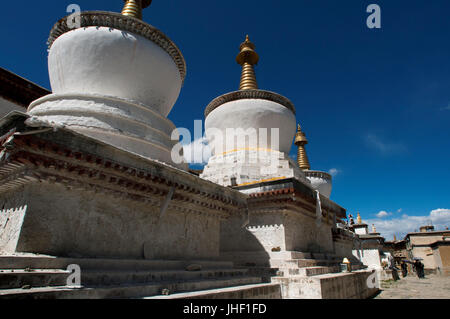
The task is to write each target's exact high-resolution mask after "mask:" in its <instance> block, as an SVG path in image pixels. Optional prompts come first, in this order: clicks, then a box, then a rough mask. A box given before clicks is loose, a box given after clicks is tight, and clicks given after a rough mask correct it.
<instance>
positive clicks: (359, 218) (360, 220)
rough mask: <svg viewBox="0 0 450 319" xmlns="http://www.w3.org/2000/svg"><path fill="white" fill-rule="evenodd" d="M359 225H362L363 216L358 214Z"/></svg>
mask: <svg viewBox="0 0 450 319" xmlns="http://www.w3.org/2000/svg"><path fill="white" fill-rule="evenodd" d="M358 224H360V225H361V224H362V219H361V214H360V213H359V212H358Z"/></svg>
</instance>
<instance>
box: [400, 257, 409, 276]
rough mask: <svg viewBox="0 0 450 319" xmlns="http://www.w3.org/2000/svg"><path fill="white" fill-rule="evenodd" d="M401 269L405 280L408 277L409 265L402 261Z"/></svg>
mask: <svg viewBox="0 0 450 319" xmlns="http://www.w3.org/2000/svg"><path fill="white" fill-rule="evenodd" d="M401 267H402V276H403V278H405V277H406V276H408V265H407V264H406V263H405V262H404V261H402V264H401Z"/></svg>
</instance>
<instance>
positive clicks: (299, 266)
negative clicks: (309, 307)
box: [224, 251, 374, 299]
mask: <svg viewBox="0 0 450 319" xmlns="http://www.w3.org/2000/svg"><path fill="white" fill-rule="evenodd" d="M224 258H230V260H233V261H234V262H235V263H236V264H237V265H240V266H242V267H244V266H245V267H250V269H251V270H250V272H251V273H254V274H258V275H259V276H262V277H263V278H265V279H268V280H269V281H270V282H271V283H272V284H278V285H280V287H281V290H282V296H283V298H285V299H309V298H312V299H333V298H368V297H369V296H371V295H372V294H373V293H374V291H372V290H371V289H369V288H368V287H367V285H366V281H367V277H368V276H369V275H370V274H371V272H370V271H366V270H364V269H365V268H366V267H365V266H364V265H363V264H361V263H360V262H359V261H358V260H357V259H356V258H354V257H352V256H351V257H350V258H349V259H350V261H351V263H352V273H343V272H341V263H342V261H343V258H342V257H338V256H335V255H333V254H324V253H305V252H296V251H282V252H270V253H264V254H262V253H255V252H249V253H246V252H239V253H232V255H231V254H230V255H227V254H224Z"/></svg>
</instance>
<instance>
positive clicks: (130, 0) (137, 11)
mask: <svg viewBox="0 0 450 319" xmlns="http://www.w3.org/2000/svg"><path fill="white" fill-rule="evenodd" d="M124 1H125V6H124V7H123V9H122V14H123V15H124V16H129V17H133V18H137V19H142V9H143V8H147V7H148V6H149V5H150V4H151V3H152V0H124Z"/></svg>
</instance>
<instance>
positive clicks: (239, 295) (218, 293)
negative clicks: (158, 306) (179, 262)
mask: <svg viewBox="0 0 450 319" xmlns="http://www.w3.org/2000/svg"><path fill="white" fill-rule="evenodd" d="M281 298H282V296H281V286H280V285H279V284H256V285H245V286H239V287H230V288H219V289H210V290H202V291H195V292H187V293H177V294H173V295H169V296H154V297H145V298H143V299H162V300H174V299H183V300H185V299H233V300H236V299H244V300H246V299H247V300H249V299H258V300H260V299H281ZM224 311H225V313H227V311H228V309H224Z"/></svg>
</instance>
